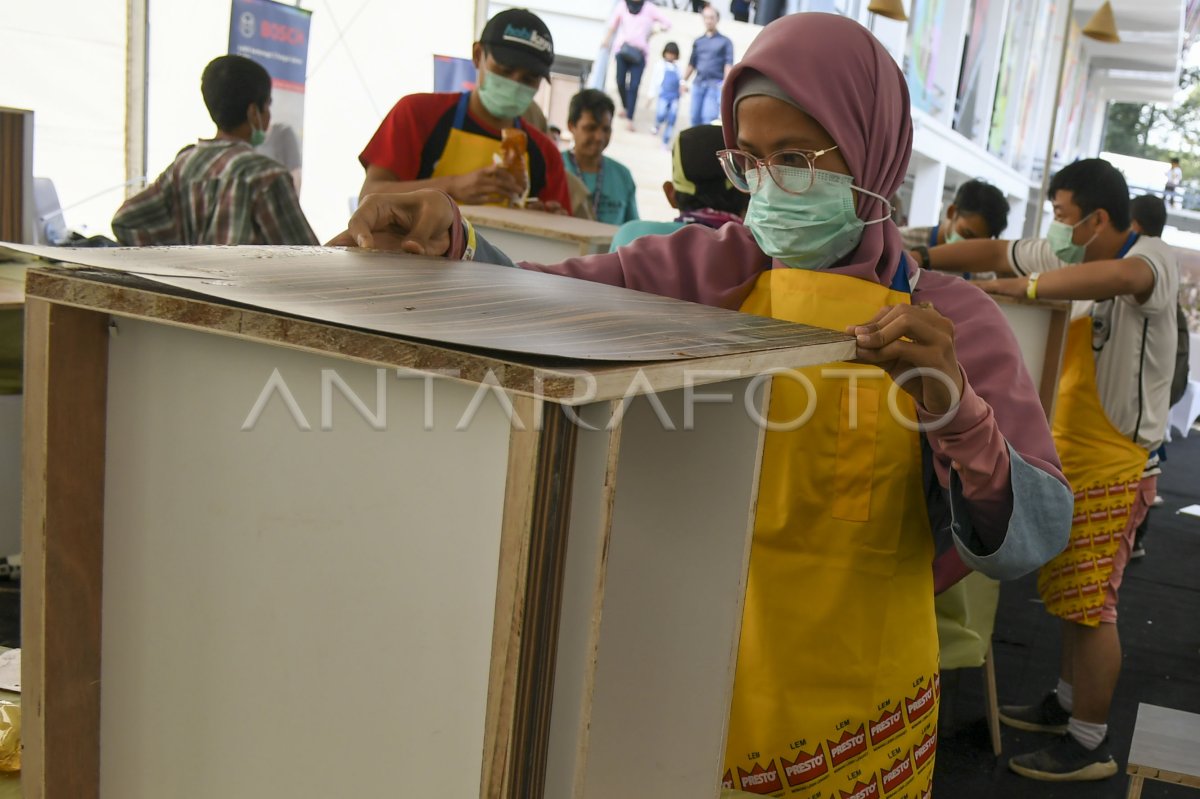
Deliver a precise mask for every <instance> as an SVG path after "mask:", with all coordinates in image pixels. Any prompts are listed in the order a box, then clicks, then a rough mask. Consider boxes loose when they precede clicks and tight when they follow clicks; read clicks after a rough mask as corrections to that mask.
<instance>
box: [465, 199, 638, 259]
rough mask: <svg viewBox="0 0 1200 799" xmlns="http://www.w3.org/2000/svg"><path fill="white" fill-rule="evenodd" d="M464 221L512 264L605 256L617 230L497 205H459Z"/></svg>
mask: <svg viewBox="0 0 1200 799" xmlns="http://www.w3.org/2000/svg"><path fill="white" fill-rule="evenodd" d="M459 210H460V211H461V212H462V215H463V217H465V218H466V219H468V220H470V222H471V224H472V225H474V226H475V229H476V230H478V231H479V232H480V233H482V234H483V236H484V238H486V239H487V240H488V241H489V242H491V243H492V244H494V245H496V246H497V247H499V248H500V249H501V250H502V251H503V252H504V254H505V255H507V256H509V257H510V258H512V259H513V260H514V261H533V262H535V263H542V264H556V263H559V262H560V261H565V260H566V259H568V258H573V257H575V256H577V255H591V254H593V253H600V252H608V248H609V245H610V244H612V239H613V236H614V235H616V232H617V226H616V225H608V224H605V223H603V222H595V221H592V220H590V219H575V218H574V217H570V216H562V215H561V214H548V213H545V212H543V211H526V210H524V209H520V208H503V207H500V206H497V205H460V206H459Z"/></svg>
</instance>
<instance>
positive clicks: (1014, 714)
mask: <svg viewBox="0 0 1200 799" xmlns="http://www.w3.org/2000/svg"><path fill="white" fill-rule="evenodd" d="M1000 720H1001V721H1002V722H1004V723H1005V724H1007V725H1008V726H1010V727H1016V728H1017V729H1018V730H1030V731H1031V732H1052V733H1057V734H1059V735H1061V734H1063V733H1065V732H1066V731H1067V722H1068V721H1070V720H1071V714H1070V713H1068V712H1067V711H1065V710H1063V706H1062V705H1060V704H1059V703H1058V695H1057V694H1056V693H1055V692H1054V691H1051V692H1050V693H1048V694H1046V695H1045V696H1044V697H1042V701H1041V702H1039V703H1038V704H1036V705H1001V706H1000Z"/></svg>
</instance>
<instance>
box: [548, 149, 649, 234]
mask: <svg viewBox="0 0 1200 799" xmlns="http://www.w3.org/2000/svg"><path fill="white" fill-rule="evenodd" d="M569 156H570V154H569V153H564V158H563V163H564V165H565V166H566V167H567V169H569V170H571V171H572V172H574V173H575V175H576V176H578V177H579V178H580V179H581V180H583V185H585V186H587V190H588V193H589V194H590V195H591V197H592V210H594V211H595V212H596V220H597V221H599V222H605V223H607V224H610V225H623V224H625V223H626V222H629V221H631V220H634V219H637V218H638V210H637V184H635V183H634V182H633V174H632V173H631V172H630V171H629V169H628V168H627V167H626V166H625V165H624V164H622V163H621V162H620V161H614V160H613V159H611V158H609V157H608V156H605V155H602V156H600V159H601V171H600V172H581V171H580V170H579V167H578V165H577V164H576V163H575V159H574V158H572V157H569ZM601 175H603V183H601V185H600V196H599V198H597V197H596V184H597V182H598V181H599V179H600V176H601Z"/></svg>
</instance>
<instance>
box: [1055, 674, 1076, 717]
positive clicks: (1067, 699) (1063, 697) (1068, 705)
mask: <svg viewBox="0 0 1200 799" xmlns="http://www.w3.org/2000/svg"><path fill="white" fill-rule="evenodd" d="M1054 694H1055V696H1057V697H1058V704H1059V705H1060V706H1062V709H1063V710H1065V711H1067V712H1068V713H1070V712H1071V709H1072V707H1073V706H1074V702H1075V689H1073V688H1072V687H1071V683H1069V682H1063V678H1062V677H1059V678H1058V687H1057V688H1055V689H1054Z"/></svg>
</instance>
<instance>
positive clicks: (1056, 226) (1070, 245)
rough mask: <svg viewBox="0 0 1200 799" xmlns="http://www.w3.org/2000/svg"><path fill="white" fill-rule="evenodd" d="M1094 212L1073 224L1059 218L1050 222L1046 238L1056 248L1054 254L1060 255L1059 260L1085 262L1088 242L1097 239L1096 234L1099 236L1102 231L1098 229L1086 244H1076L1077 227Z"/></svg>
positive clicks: (1071, 262) (1053, 248)
mask: <svg viewBox="0 0 1200 799" xmlns="http://www.w3.org/2000/svg"><path fill="white" fill-rule="evenodd" d="M1094 213H1096V212H1095V211H1092V214H1094ZM1092 214H1088V215H1087V216H1085V217H1084V218H1083V219H1080V220H1079V221H1078V222H1076V223H1075V224H1073V225H1068V224H1067V223H1066V222H1059V221H1058V220H1057V219H1056V220H1054V221H1053V222H1051V223H1050V229H1049V230H1047V231H1046V240H1047V241H1048V242H1050V248H1051V249H1052V250H1054V254H1055V255H1056V256H1058V260H1060V261H1062V262H1063V263H1067V264H1081V263H1083V259H1084V254H1085V251H1086V250H1087V247H1088V244H1091V243H1092V242H1093V241H1095V240H1096V236H1099V235H1100V232H1099V231H1097V232H1096V235H1095V236H1092V237H1091V238H1090V239H1088V240H1087V243H1086V244H1076V243H1075V228H1077V227H1079V226H1080V225H1082V224H1083V223H1084V221H1085V220H1087V218H1088V217H1089V216H1091V215H1092Z"/></svg>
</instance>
